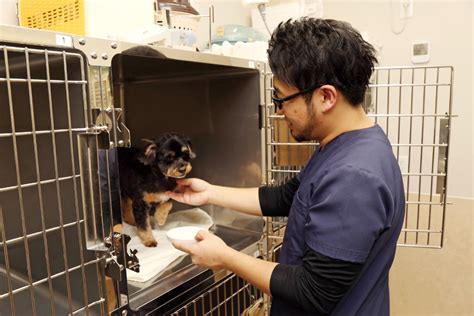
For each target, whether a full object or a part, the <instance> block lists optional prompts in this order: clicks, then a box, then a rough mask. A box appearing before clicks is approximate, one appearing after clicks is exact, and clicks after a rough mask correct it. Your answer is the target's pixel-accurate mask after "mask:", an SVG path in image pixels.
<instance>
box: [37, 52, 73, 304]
mask: <svg viewBox="0 0 474 316" xmlns="http://www.w3.org/2000/svg"><path fill="white" fill-rule="evenodd" d="M44 58H45V61H46V80H47V91H48V104H49V117H50V120H51V129H52V130H54V111H53V94H52V91H51V83H50V80H51V73H50V69H49V56H48V50H47V49H46V50H44ZM51 141H52V144H53V164H54V175H55V180H56V181H55V183H56V198H57V202H58V213H59V223H60V226H61V229H60V231H61V243H62V248H63V249H62V250H63V260H64V267H65V270H66V271H67V270H68V266H69V264H68V258H67V250H66V236H65V234H64V227H63V224H64V219H63V207H62V205H61V186H60V184H59V180H58V178H59V170H58V157H57V150H56V137H55V135H54V134H53V133H52V134H51ZM70 282H71V281H70V278H69V273H67V274H66V289H67V300H68V305H69V312H70V313H72V298H71V284H70Z"/></svg>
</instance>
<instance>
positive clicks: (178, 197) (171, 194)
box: [165, 191, 184, 202]
mask: <svg viewBox="0 0 474 316" xmlns="http://www.w3.org/2000/svg"><path fill="white" fill-rule="evenodd" d="M165 194H166V195H167V196H169V197H170V198H172V199H173V200H176V201H178V202H183V201H184V194H183V193H178V192H172V191H166V192H165Z"/></svg>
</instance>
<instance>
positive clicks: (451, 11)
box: [199, 0, 474, 199]
mask: <svg viewBox="0 0 474 316" xmlns="http://www.w3.org/2000/svg"><path fill="white" fill-rule="evenodd" d="M284 2H287V3H290V2H291V3H295V2H296V3H298V0H270V2H269V4H268V6H272V5H275V4H279V3H284ZM210 3H214V4H215V6H216V23H215V24H214V25H213V29H214V30H215V28H216V27H218V26H220V25H223V24H230V23H238V24H243V25H250V8H248V7H245V6H244V5H242V1H241V0H217V1H216V0H214V1H211V0H206V1H202V0H201V1H200V2H199V4H200V9H201V13H205V8H206V7H207V5H208V4H210ZM323 5H324V9H323V12H324V15H323V17H325V18H333V19H340V20H345V21H348V22H349V23H351V24H352V25H353V26H354V27H355V28H357V29H358V30H359V31H361V32H368V33H369V35H370V37H371V38H373V39H374V40H376V41H377V42H378V43H380V44H381V46H382V49H381V51H380V57H379V62H380V65H381V66H407V65H412V63H411V59H410V56H411V55H410V54H411V50H412V47H411V45H412V42H414V41H418V40H426V41H429V42H430V45H431V60H430V61H429V63H426V64H423V65H428V66H436V65H452V66H453V67H454V84H453V113H454V114H455V115H458V117H456V118H454V119H453V124H452V132H451V146H450V149H449V163H448V196H456V197H463V198H468V199H474V184H473V182H474V168H473V165H474V140H473V135H474V129H473V125H474V111H473V107H474V105H473V92H472V90H473V73H474V71H473V67H474V66H473V53H474V51H473V41H474V31H473V28H474V26H473V10H474V9H473V1H472V0H432V1H430V0H413V17H412V18H410V19H408V20H406V22H405V25H404V27H403V21H401V20H400V19H399V8H400V7H399V0H324V1H323ZM203 10H204V11H203ZM268 18H269V17H267V19H268ZM202 27H204V31H203V29H202ZM402 29H403V31H402V32H401V33H400V34H395V33H394V31H395V32H400V31H401V30H402ZM199 36H200V43H201V47H203V46H202V45H203V44H202V43H203V42H204V43H205V40H207V32H206V29H205V25H204V26H203V25H201V29H200V35H199ZM203 38H204V41H203Z"/></svg>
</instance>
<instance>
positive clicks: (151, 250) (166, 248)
mask: <svg viewBox="0 0 474 316" xmlns="http://www.w3.org/2000/svg"><path fill="white" fill-rule="evenodd" d="M212 224H213V221H212V218H211V216H209V214H207V213H206V212H204V211H203V210H201V209H200V208H193V209H189V210H185V211H179V212H175V213H171V214H169V215H168V219H167V220H166V224H165V225H163V226H161V227H156V228H155V229H154V230H153V236H154V237H155V239H156V240H157V241H158V246H157V247H145V246H144V245H143V244H142V242H141V241H140V238H139V237H138V236H137V229H136V227H135V226H131V225H128V224H127V223H123V233H124V234H127V235H129V236H130V237H132V239H131V240H130V242H129V243H128V246H127V248H128V249H136V250H138V252H137V257H138V260H139V263H140V272H139V273H136V272H134V271H132V270H129V269H127V280H128V281H133V282H146V281H148V280H150V279H151V278H153V277H154V276H156V275H157V274H158V273H160V272H161V271H162V270H163V269H165V268H166V267H167V266H168V265H169V264H170V263H171V262H173V261H174V260H175V259H176V258H178V257H180V256H184V255H186V253H184V252H182V251H179V250H177V249H176V248H174V247H173V245H172V244H171V243H170V242H169V241H168V239H167V238H166V232H167V231H168V230H170V229H172V228H175V227H180V226H190V225H191V226H198V227H202V228H203V229H209V228H210V227H211V226H212Z"/></svg>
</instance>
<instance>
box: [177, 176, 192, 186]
mask: <svg viewBox="0 0 474 316" xmlns="http://www.w3.org/2000/svg"><path fill="white" fill-rule="evenodd" d="M191 182H192V179H191V178H184V179H178V180H176V183H177V184H178V185H180V186H189V185H191Z"/></svg>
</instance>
